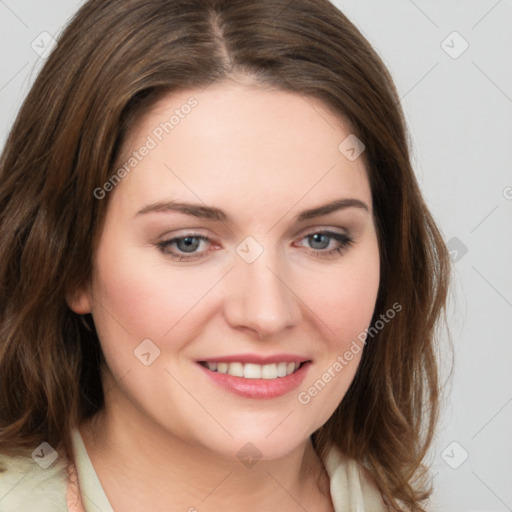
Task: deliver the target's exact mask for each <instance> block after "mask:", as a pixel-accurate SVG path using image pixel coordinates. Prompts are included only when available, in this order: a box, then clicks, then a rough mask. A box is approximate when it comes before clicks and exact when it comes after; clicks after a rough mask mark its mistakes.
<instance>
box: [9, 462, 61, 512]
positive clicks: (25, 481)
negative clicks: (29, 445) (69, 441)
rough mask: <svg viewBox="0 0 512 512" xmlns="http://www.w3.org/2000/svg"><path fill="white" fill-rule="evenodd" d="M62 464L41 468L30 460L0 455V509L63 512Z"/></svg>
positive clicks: (26, 511) (25, 511) (27, 511)
mask: <svg viewBox="0 0 512 512" xmlns="http://www.w3.org/2000/svg"><path fill="white" fill-rule="evenodd" d="M66 466H67V464H66V462H65V461H64V460H63V459H57V460H56V461H55V462H54V463H53V464H52V465H50V466H49V467H48V468H46V469H45V468H42V467H41V466H39V464H37V463H36V462H35V461H34V460H33V459H32V457H30V456H27V457H8V456H6V455H3V454H0V509H1V510H6V511H15V510H16V511H17V510H20V511H21V510H23V512H50V511H51V512H67V510H68V509H67V505H66V487H67V472H66Z"/></svg>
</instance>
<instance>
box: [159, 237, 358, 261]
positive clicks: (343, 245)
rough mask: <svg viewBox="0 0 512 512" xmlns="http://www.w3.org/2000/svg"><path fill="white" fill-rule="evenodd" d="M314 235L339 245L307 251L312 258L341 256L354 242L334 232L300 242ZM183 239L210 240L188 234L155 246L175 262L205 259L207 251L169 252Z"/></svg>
mask: <svg viewBox="0 0 512 512" xmlns="http://www.w3.org/2000/svg"><path fill="white" fill-rule="evenodd" d="M315 235H325V236H327V237H329V238H331V239H334V240H336V241H337V242H338V243H339V244H340V246H339V247H335V248H334V249H330V250H328V251H326V250H318V249H311V251H309V252H310V253H311V254H313V255H314V256H316V257H317V258H333V257H336V256H337V255H341V254H342V253H343V252H344V251H345V250H346V249H348V248H350V247H351V246H352V244H353V242H354V240H353V239H352V238H351V237H350V236H348V235H345V234H342V233H336V232H334V231H314V232H312V233H309V234H307V235H304V237H303V238H302V239H301V240H304V239H305V238H309V237H313V236H315ZM185 238H196V239H198V240H201V241H203V242H209V241H210V239H209V238H208V237H205V236H203V235H199V234H196V233H188V234H187V235H185V236H180V237H175V238H171V239H169V240H163V241H162V242H159V243H158V244H157V246H158V248H159V249H160V251H161V252H162V253H163V254H165V255H166V256H169V257H170V258H171V259H173V260H176V261H185V262H186V261H195V260H199V259H202V258H205V257H206V255H207V251H205V252H204V253H199V254H198V255H195V256H192V257H190V256H185V255H183V254H176V253H173V252H171V251H169V246H171V245H172V244H174V243H176V242H179V241H180V240H184V239H185ZM190 254H194V253H190Z"/></svg>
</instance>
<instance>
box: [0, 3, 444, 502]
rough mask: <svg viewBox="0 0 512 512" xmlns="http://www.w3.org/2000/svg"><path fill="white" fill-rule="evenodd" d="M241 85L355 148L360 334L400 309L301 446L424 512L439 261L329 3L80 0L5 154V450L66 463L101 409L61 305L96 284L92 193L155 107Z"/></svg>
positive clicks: (355, 45) (85, 356)
mask: <svg viewBox="0 0 512 512" xmlns="http://www.w3.org/2000/svg"><path fill="white" fill-rule="evenodd" d="M237 77H238V78H239V77H247V78H250V79H251V80H253V81H255V82H256V83H260V84H265V85H270V86H272V87H275V88H277V89H280V90H285V91H290V92H293V93H297V94H301V95H303V96H304V97H305V98H308V97H311V98H315V99H319V100H321V101H322V102H323V104H324V105H326V106H327V107H328V108H329V109H330V110H331V111H332V112H333V113H335V114H336V115H338V116H340V117H341V118H343V119H344V120H345V121H348V122H349V124H350V126H351V128H352V131H353V133H354V134H356V136H357V137H358V138H359V139H360V140H362V141H363V142H364V144H365V151H364V153H363V158H364V161H365V164H366V169H367V173H368V177H369V181H370V186H371V191H372V197H373V209H374V212H375V220H376V225H377V231H378V242H379V248H380V258H381V262H380V263H381V282H380V287H379V292H378V297H377V303H376V308H375V312H374V317H373V320H372V324H373V323H374V322H375V321H377V319H378V318H379V316H380V315H381V314H383V313H384V312H385V311H387V310H388V309H389V308H392V305H393V304H395V303H399V304H400V305H401V306H402V308H403V309H402V311H401V312H400V314H399V315H396V317H395V318H394V319H393V320H392V321H390V322H387V323H386V324H385V325H384V327H383V328H382V329H380V330H379V332H378V333H377V334H375V336H373V337H372V339H371V340H369V341H368V343H367V345H366V347H365V349H364V351H363V355H362V360H361V364H360V366H359V368H358V371H357V374H356V376H355V379H354V380H353V382H352V384H351V386H350V388H349V390H348V392H347V394H346V396H345V397H344V399H343V400H342V402H341V403H340V404H339V406H338V408H337V409H336V411H335V412H334V414H333V415H332V417H331V418H330V419H329V420H328V421H327V423H326V424H325V425H323V426H322V427H321V428H320V429H319V430H318V431H317V432H315V433H314V434H313V436H312V439H313V442H314V445H315V448H316V449H317V450H318V451H319V453H325V450H326V447H327V446H328V444H329V443H330V442H334V443H335V444H336V445H337V446H338V447H339V448H340V449H341V450H342V451H343V452H344V453H345V454H347V455H348V456H350V457H353V458H355V459H356V460H358V461H359V462H360V463H362V464H364V465H365V466H366V467H367V468H368V469H369V470H370V472H371V474H372V475H373V478H374V479H375V481H376V483H377V485H378V487H379V488H380V491H381V493H382V495H383V497H384V500H385V502H386V504H387V507H388V508H389V510H393V511H395V510H402V509H403V508H404V507H405V508H406V509H407V510H411V511H423V510H424V508H423V507H424V505H423V503H424V500H425V499H426V498H427V497H428V495H429V492H430V491H429V486H428V485H426V483H427V482H426V479H425V476H426V468H425V465H424V462H423V461H424V459H425V455H426V453H427V450H428V447H429V445H430V443H431V440H432V437H433V433H434V428H435V424H436V419H437V414H438V402H439V382H438V368H437V367H438V365H437V360H436V344H437V341H436V339H437V338H438V336H437V334H436V333H437V329H436V326H437V325H438V323H439V322H438V321H439V320H440V318H441V317H442V316H443V312H444V310H445V301H446V295H447V288H448V280H449V259H448V256H447V250H446V248H445V245H444V243H443V239H442V237H441V235H440V232H439V230H438V228H437V227H436V224H435V222H434V220H433V218H432V216H431V215H430V213H429V211H428V208H427V206H426V204H425V202H424V200H423V198H422V195H421V193H420V189H419V186H418V183H417V181H416V178H415V176H414V173H413V169H412V166H411V162H410V155H409V148H408V136H407V131H406V126H405V122H404V117H403V113H402V110H401V106H400V101H399V98H398V95H397V92H396V89H395V86H394V84H393V81H392V78H391V77H390V75H389V73H388V71H387V69H386V67H385V65H384V64H383V62H382V61H381V59H380V58H379V56H378V55H377V53H376V52H375V51H374V50H373V49H372V47H371V46H370V44H369V43H368V42H367V40H366V39H365V38H364V37H363V36H362V35H361V33H360V32H359V31H358V30H357V28H356V27H355V26H354V25H353V24H352V23H351V22H350V21H349V20H348V19H347V18H346V17H345V16H344V15H343V14H342V13H341V12H340V11H339V10H338V9H337V8H336V7H335V6H333V5H332V4H331V3H329V2H328V1H327V0H294V1H293V2H290V1H289V0H258V1H254V2H248V1H246V0H90V1H88V2H87V3H85V4H84V5H83V7H82V8H81V9H80V10H79V11H78V13H77V14H76V16H75V17H74V18H73V19H72V20H71V22H70V24H69V25H68V26H67V28H66V29H65V30H64V32H63V33H62V34H61V36H60V38H59V40H58V46H57V47H56V49H55V50H54V51H53V53H52V54H51V55H50V56H49V58H48V59H47V61H46V63H45V65H44V67H43V68H42V70H41V72H40V74H39V75H38V77H37V80H36V81H35V83H34V85H33V87H32V88H31V90H30V92H29V94H28V96H27V98H26V99H25V101H24V104H23V106H22V108H21V110H20V111H19V114H18V116H17V119H16V121H15V123H14V126H13V128H12V130H11V132H10V135H9V137H8V140H7V142H6V146H5V148H4V151H3V154H2V156H1V160H0V452H2V453H5V454H7V455H18V454H26V453H27V450H29V451H31V450H33V449H34V447H36V446H37V445H38V444H39V443H41V442H43V441H46V442H48V443H50V444H51V445H52V446H54V447H60V449H61V450H63V451H64V453H65V454H66V456H67V457H72V443H71V436H70V433H71V430H72V429H73V428H74V427H76V426H77V425H79V424H80V423H81V422H82V421H84V420H85V419H87V418H89V417H91V416H93V415H94V414H95V413H96V412H97V411H99V410H100V409H101V408H102V407H103V406H104V394H103V389H102V385H101V376H100V375H101V372H100V369H101V367H102V365H103V364H104V359H103V356H102V352H101V348H100V343H99V339H98V337H97V334H96V331H95V330H94V327H92V328H90V327H88V325H89V324H92V322H89V323H87V322H84V321H83V320H84V317H81V316H80V315H77V314H75V313H73V312H72V311H71V310H70V308H69V307H68V305H67V302H66V298H67V297H68V296H69V294H72V293H73V291H74V290H77V289H79V288H81V287H82V286H84V285H85V284H86V283H87V282H88V281H89V280H90V278H91V271H92V264H91V263H92V259H93V253H94V250H95V247H96V243H97V239H98V235H99V233H100V231H101V227H102V223H103V220H104V218H105V212H106V208H107V206H108V194H107V196H106V197H105V198H104V199H102V200H99V199H97V198H96V197H95V194H94V190H95V189H97V188H98V187H100V188H101V187H102V186H103V184H104V183H106V182H107V181H108V180H109V178H111V176H112V175H113V173H114V170H115V167H114V165H115V162H116V158H117V157H118V155H119V152H120V148H121V146H122V144H123V141H124V140H125V138H126V134H127V133H128V132H129V130H130V128H131V126H132V125H133V124H134V123H135V122H136V120H137V118H138V117H139V116H140V115H142V114H143V113H144V112H145V111H147V109H148V108H149V106H150V105H151V104H152V103H153V102H154V101H155V100H156V99H157V98H158V97H160V96H161V95H162V94H164V93H170V92H172V91H176V90H179V89H181V90H183V89H186V88H191V87H203V86H206V85H208V84H209V83H211V82H213V81H220V80H224V79H228V78H235V79H236V78H237ZM89 320H90V319H89Z"/></svg>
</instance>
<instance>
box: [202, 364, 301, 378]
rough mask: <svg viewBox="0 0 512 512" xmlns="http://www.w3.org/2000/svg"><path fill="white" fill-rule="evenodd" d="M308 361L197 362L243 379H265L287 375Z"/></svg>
mask: <svg viewBox="0 0 512 512" xmlns="http://www.w3.org/2000/svg"><path fill="white" fill-rule="evenodd" d="M308 362H309V361H302V362H291V361H290V362H287V361H282V362H279V363H270V364H256V363H242V362H241V361H234V362H218V361H213V362H210V361H208V362H207V361H199V364H200V365H202V366H204V367H205V368H208V370H210V371H212V372H216V373H222V374H225V375H231V376H233V377H241V378H244V379H265V380H274V379H282V378H284V377H288V376H289V375H292V374H293V373H295V372H296V371H297V370H299V368H301V367H302V366H303V365H304V364H306V363H308Z"/></svg>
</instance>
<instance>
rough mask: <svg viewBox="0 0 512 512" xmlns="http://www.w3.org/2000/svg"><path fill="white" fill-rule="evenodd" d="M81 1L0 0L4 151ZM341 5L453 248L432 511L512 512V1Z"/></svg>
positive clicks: (344, 1) (357, 0) (367, 0)
mask: <svg viewBox="0 0 512 512" xmlns="http://www.w3.org/2000/svg"><path fill="white" fill-rule="evenodd" d="M81 3H82V2H81V1H78V0H67V1H63V0H61V1H57V0H52V1H50V0H46V1H45V2H41V1H36V0H0V144H1V146H2V147H3V144H4V142H5V138H6V136H7V133H8V130H9V127H10V125H11V124H12V122H13V120H14V117H15V115H16V112H17V110H18V108H19V106H20V104H21V101H22V99H23V98H24V96H25V94H26V93H27V91H28V88H29V87H30V84H31V83H32V81H33V79H34V77H35V76H36V74H37V72H38V70H39V69H40V67H41V64H42V63H43V61H44V59H43V58H42V57H40V55H39V54H38V53H37V51H38V52H39V53H43V54H44V51H45V45H47V42H46V41H47V36H46V35H44V34H43V36H41V35H40V34H41V33H43V32H47V33H48V34H51V35H53V36H57V35H58V33H59V32H60V30H61V29H62V27H63V25H64V23H65V22H66V21H67V20H68V19H69V17H70V16H71V15H72V14H73V13H74V12H75V11H76V9H77V7H78V6H79V5H80V4H81ZM335 4H336V5H337V6H338V7H339V8H340V9H341V10H342V11H343V12H344V13H345V14H346V15H347V16H348V17H349V19H351V21H353V22H354V23H355V24H356V25H357V26H358V27H359V29H360V30H361V31H362V32H363V34H364V35H365V36H366V37H367V38H368V39H369V41H370V42H371V43H372V44H373V45H374V47H375V48H376V50H377V51H378V53H379V54H380V55H381V57H382V58H383V60H384V62H385V63H386V65H387V66H388V67H389V69H390V71H391V73H392V75H393V77H394V79H395V83H396V85H397V88H398V91H399V93H400V96H401V100H402V105H403V108H404V110H405V113H406V117H407V121H408V123H409V127H410V133H411V139H412V140H411V142H412V151H413V158H414V165H415V169H416V172H417V176H418V178H419V181H420V183H421V186H422V189H423V191H424V194H425V197H426V200H427V203H428V205H429V206H430V208H431V210H432V212H433V214H434V217H435V218H436V220H437V221H438V223H439V226H440V228H441V230H442V232H443V235H444V237H445V239H446V240H447V242H448V245H449V247H450V249H451V251H452V257H453V262H454V283H453V287H452V295H451V299H450V305H449V326H450V329H451V335H452V339H453V344H454V349H455V350H454V353H455V367H454V375H453V378H452V380H451V382H450V384H447V385H446V386H445V389H446V398H445V401H444V404H443V416H442V421H441V424H440V428H439V430H438V435H437V439H436V444H435V446H434V448H433V449H432V452H431V459H432V462H433V468H432V474H433V478H434V485H435V493H434V498H433V501H432V505H431V507H430V510H435V511H450V512H458V511H464V512H468V511H473V512H476V511H480V512H481V511H507V510H508V511H512V485H511V484H512V476H511V475H512V436H511V432H512V429H511V426H512V372H511V371H510V368H511V366H512V364H511V363H512V339H511V338H512V336H511V331H512V314H511V313H512V265H511V262H512V236H511V234H512V172H511V163H512V139H511V137H512V59H511V54H512V30H511V27H512V0H499V1H496V0H490V1H487V0H465V1H456V0H451V1H441V0H430V1H428V0H414V1H413V0H388V1H386V2H383V1H379V0H337V1H335ZM454 31H455V32H457V33H458V35H457V34H453V32H454ZM443 41H444V43H443ZM466 44H467V45H468V48H467V49H466V50H465V51H463V50H464V48H465V46H466ZM32 45H33V46H34V47H35V48H36V49H37V50H34V49H33V48H32ZM56 87H58V84H56ZM507 262H508V263H507ZM442 356H443V361H447V364H446V365H445V366H446V367H448V366H449V364H448V362H449V352H448V351H447V350H445V351H443V354H442ZM466 457H467V458H466ZM0 504H1V502H0Z"/></svg>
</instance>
